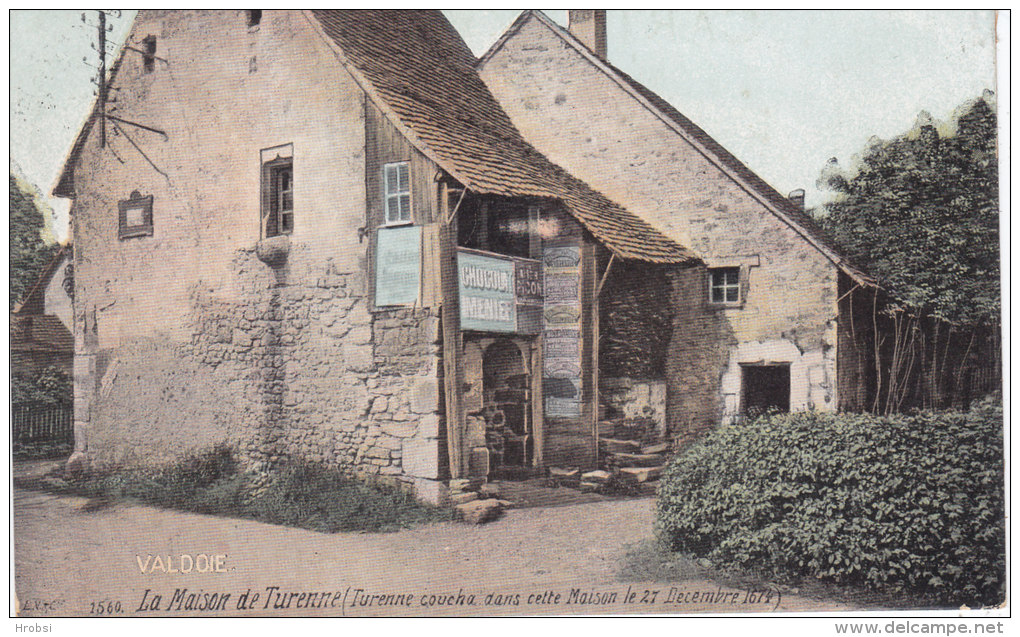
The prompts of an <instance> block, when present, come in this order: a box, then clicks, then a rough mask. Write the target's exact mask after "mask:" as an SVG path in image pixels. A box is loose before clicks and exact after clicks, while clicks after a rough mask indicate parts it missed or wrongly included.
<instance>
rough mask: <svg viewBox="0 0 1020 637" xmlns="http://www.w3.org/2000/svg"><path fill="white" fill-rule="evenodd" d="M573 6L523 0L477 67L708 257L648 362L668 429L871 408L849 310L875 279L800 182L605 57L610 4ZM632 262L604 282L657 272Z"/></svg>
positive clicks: (680, 290)
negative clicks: (780, 185)
mask: <svg viewBox="0 0 1020 637" xmlns="http://www.w3.org/2000/svg"><path fill="white" fill-rule="evenodd" d="M569 20H570V22H569V28H568V29H564V28H562V27H560V26H559V25H557V24H556V23H554V22H553V21H552V20H550V19H549V18H548V17H547V16H545V15H544V14H543V13H541V12H539V11H525V12H524V13H522V14H521V15H520V17H519V18H518V19H517V20H516V21H515V22H514V23H513V24H512V25H511V26H510V27H509V28H508V29H507V30H506V32H505V33H504V34H503V35H502V36H501V37H500V38H499V39H498V40H497V42H496V43H495V44H493V45H492V47H491V48H490V49H489V51H488V52H487V53H485V54H484V55H483V56H482V58H481V60H480V62H479V64H478V70H479V74H480V75H481V77H482V79H483V80H484V81H485V83H486V84H487V85H488V87H489V90H490V91H492V93H493V95H495V97H496V99H497V100H498V101H499V102H500V105H501V106H502V107H503V109H504V110H505V111H506V112H507V114H508V115H509V116H510V119H511V120H512V121H513V123H514V125H515V126H516V127H517V128H518V129H519V130H520V131H521V133H522V134H523V135H524V137H525V139H527V140H528V141H529V142H530V143H531V144H533V145H534V146H535V148H537V149H538V150H539V151H540V152H542V153H543V154H545V155H546V156H547V157H549V159H550V160H552V161H553V162H555V163H557V164H558V165H560V166H562V167H564V168H565V169H567V170H568V171H570V172H571V173H572V174H574V175H576V176H577V177H579V178H580V179H583V180H584V181H585V182H587V183H588V184H590V185H591V186H592V187H593V188H595V189H596V190H598V191H599V192H601V193H603V194H604V195H606V196H607V197H609V198H610V199H612V200H613V201H615V202H617V203H619V204H621V205H622V206H624V207H626V208H627V209H628V210H632V211H634V213H635V214H637V215H639V216H641V217H642V218H643V219H644V220H646V221H647V222H648V223H649V224H651V225H652V226H653V227H655V228H656V229H657V230H659V231H661V232H662V233H663V234H665V235H666V236H667V237H669V238H671V239H673V240H675V241H676V242H678V243H680V244H682V245H684V246H687V247H688V248H690V249H691V250H692V251H693V252H694V253H695V254H696V255H697V257H698V258H699V261H700V263H699V264H698V266H697V267H694V268H688V269H684V270H678V271H676V273H675V278H674V279H673V281H674V285H675V286H676V289H675V290H674V293H675V294H676V295H677V296H678V297H679V299H680V302H679V303H678V304H676V305H675V307H674V310H675V313H674V316H673V317H672V325H673V328H674V329H673V331H672V335H671V339H670V340H669V342H668V345H667V347H668V355H666V356H663V357H661V359H659V360H658V361H657V364H656V365H654V366H653V367H651V368H646V369H645V370H642V372H641V373H640V374H637V375H639V376H644V377H645V378H646V381H645V383H646V384H648V385H650V386H653V387H654V386H661V387H664V388H665V391H666V392H667V393H668V396H667V400H666V405H667V410H668V414H667V420H668V421H669V424H670V427H671V429H672V430H673V431H674V432H679V433H683V432H684V431H694V432H696V431H698V430H702V429H704V428H706V427H711V426H713V425H716V424H718V423H721V422H729V421H731V420H733V419H734V418H737V417H739V416H740V415H742V414H744V413H747V412H750V411H754V410H756V409H768V408H778V409H781V410H794V411H796V410H805V409H818V410H832V409H837V408H844V409H857V408H860V407H861V406H862V405H863V404H864V403H863V401H864V399H865V394H866V393H867V391H868V379H867V374H868V371H867V365H866V362H865V356H866V351H864V350H866V349H867V348H866V347H862V343H865V342H866V340H865V338H864V337H863V336H862V334H861V332H862V330H867V329H869V328H868V327H867V326H862V325H857V326H856V327H855V326H854V325H853V322H852V318H851V315H850V309H851V307H852V305H853V304H854V303H860V302H861V301H862V300H863V301H866V295H865V294H864V291H865V290H871V291H873V289H874V285H875V284H874V281H872V280H871V279H870V278H869V277H868V276H867V275H865V274H864V273H863V272H861V271H860V270H859V269H857V268H855V267H854V266H853V265H852V264H850V263H848V262H847V260H846V259H845V258H844V257H842V256H841V255H840V253H839V251H838V249H837V248H836V247H835V246H834V245H833V244H832V243H831V242H830V241H829V240H828V239H827V238H826V237H825V236H824V234H823V233H822V232H821V231H820V230H819V228H818V227H817V226H816V224H815V223H814V222H813V221H812V219H811V218H810V217H809V216H808V215H807V214H806V213H805V211H804V208H803V205H804V201H803V194H804V193H803V191H795V192H794V193H792V194H791V195H790V197H789V198H787V197H783V196H782V195H781V194H779V193H778V192H776V191H775V190H774V189H773V188H772V187H771V186H769V185H768V184H767V183H765V182H764V181H763V180H762V179H761V178H759V177H758V176H757V175H755V174H754V173H753V172H751V170H749V169H748V168H747V167H746V166H745V165H744V164H742V163H741V162H740V161H739V160H738V159H737V158H736V157H734V156H733V155H732V154H730V153H729V152H728V151H727V150H726V149H725V148H723V147H722V146H721V145H719V144H718V143H717V142H716V141H715V140H713V139H712V138H711V137H710V136H709V135H707V134H706V133H705V132H704V131H703V130H702V129H701V128H699V127H698V126H697V125H695V124H694V123H693V122H691V121H690V120H689V119H688V118H686V117H685V116H684V115H682V114H681V113H680V112H679V111H677V110H676V109H675V108H674V107H673V106H671V105H670V104H669V103H667V102H666V101H665V100H663V99H662V98H661V97H659V96H658V95H656V94H655V93H653V92H652V91H650V90H649V89H648V88H647V87H645V86H643V85H642V84H640V83H639V82H637V81H636V80H634V79H633V78H631V77H630V76H628V75H627V74H626V73H624V72H623V71H621V70H620V69H618V68H616V67H614V66H613V65H612V64H611V63H610V62H609V61H608V60H607V55H606V54H607V37H606V13H605V11H597V10H572V11H570V12H569ZM634 273H635V270H633V269H632V270H630V271H629V272H623V271H621V272H616V273H615V275H616V278H613V277H614V275H613V274H611V275H610V279H609V281H608V282H607V286H606V287H607V288H608V289H612V287H613V286H614V284H615V285H616V287H617V288H622V289H627V290H637V289H640V288H641V287H642V286H644V285H648V283H647V279H639V278H635V277H634ZM652 285H658V283H657V282H655V283H652ZM855 292H856V294H855ZM653 295H654V290H649V291H648V293H647V294H646V295H645V296H649V297H650V296H653ZM612 299H613V295H612V294H610V295H609V298H608V299H604V301H603V303H604V308H606V307H607V306H608V309H610V310H611V309H612V302H613V301H612ZM864 312H865V313H863V314H862V315H863V316H868V317H870V304H868V307H867V308H864ZM861 322H863V321H861V319H860V318H858V323H861ZM607 373H612V370H607ZM609 384H610V385H614V383H613V382H612V381H611V382H610V383H609ZM618 384H619V383H615V385H618ZM630 386H633V382H631V383H630Z"/></svg>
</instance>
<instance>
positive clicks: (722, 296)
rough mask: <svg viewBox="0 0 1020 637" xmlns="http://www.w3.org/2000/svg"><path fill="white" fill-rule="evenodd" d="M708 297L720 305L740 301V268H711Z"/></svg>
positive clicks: (734, 303)
mask: <svg viewBox="0 0 1020 637" xmlns="http://www.w3.org/2000/svg"><path fill="white" fill-rule="evenodd" d="M708 276H709V283H708V299H709V301H711V302H712V303H716V304H720V305H736V304H738V303H740V268H739V267H736V268H709V270H708Z"/></svg>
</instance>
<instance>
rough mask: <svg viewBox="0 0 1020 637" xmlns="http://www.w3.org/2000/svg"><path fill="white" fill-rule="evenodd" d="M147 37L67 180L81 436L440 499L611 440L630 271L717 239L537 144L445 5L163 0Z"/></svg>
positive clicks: (131, 458) (131, 55) (675, 262)
mask: <svg viewBox="0 0 1020 637" xmlns="http://www.w3.org/2000/svg"><path fill="white" fill-rule="evenodd" d="M127 45H128V46H127V47H125V48H124V50H123V52H122V53H121V55H120V58H119V59H118V60H117V61H116V62H115V64H114V66H113V68H112V70H111V77H110V80H109V82H108V87H107V89H106V91H101V95H100V99H99V100H98V102H97V104H96V108H95V109H94V110H93V114H92V117H91V118H90V119H89V121H88V122H87V124H86V125H85V127H84V128H83V130H82V131H81V133H80V134H79V136H78V138H77V140H76V142H75V144H74V146H73V148H72V150H71V152H70V155H69V157H68V160H67V162H66V165H65V169H64V172H63V174H62V176H61V178H60V181H59V183H58V185H57V187H56V189H55V194H57V195H59V196H64V197H68V198H71V199H72V200H73V202H72V208H71V214H72V223H73V226H72V232H73V237H74V251H75V254H74V260H75V268H76V269H75V280H74V284H75V290H74V313H75V330H74V333H75V432H76V450H77V451H76V453H78V454H85V455H86V456H87V457H88V458H89V459H90V460H91V461H93V462H96V463H159V462H163V461H169V460H172V459H173V458H175V457H177V456H179V455H181V454H183V453H185V452H187V451H190V450H197V449H202V448H206V447H209V446H211V445H214V444H217V443H222V442H225V443H228V444H230V445H231V446H233V447H234V448H236V449H237V450H238V452H239V455H240V457H241V458H242V460H243V461H244V463H245V465H246V466H247V468H248V469H251V470H252V471H253V472H254V473H255V474H256V475H264V474H265V473H267V472H268V471H269V470H271V469H272V467H273V466H274V465H276V464H277V463H279V462H281V461H283V460H285V459H287V458H302V459H305V460H308V461H312V462H318V463H322V464H326V465H329V466H334V467H337V468H339V469H341V470H342V471H345V472H348V473H351V474H356V475H361V476H369V477H374V478H376V479H384V480H388V481H394V482H400V483H403V484H406V485H409V486H411V487H413V488H414V490H415V491H416V492H417V493H418V494H419V495H420V496H421V497H422V498H425V499H429V500H432V501H439V500H441V499H442V497H443V493H444V481H446V480H448V479H450V478H456V477H460V476H466V475H473V476H485V475H487V474H488V473H489V472H490V471H491V470H492V468H493V467H496V466H520V467H532V468H541V467H545V466H548V465H550V464H573V465H582V466H591V465H593V464H594V463H595V458H596V456H597V453H598V447H597V444H596V422H597V419H598V414H599V411H600V405H599V404H598V395H599V392H598V390H597V388H598V383H599V380H598V377H599V369H600V363H599V354H600V348H599V347H597V346H596V344H597V343H598V342H599V337H598V335H599V318H600V312H599V298H600V292H601V293H604V292H602V285H603V284H604V283H605V282H606V275H607V273H608V271H609V269H610V268H612V269H613V270H614V271H626V270H628V269H629V268H638V269H641V270H649V271H651V270H655V271H656V272H660V271H661V272H665V271H669V272H672V271H673V270H674V269H676V268H682V267H689V266H690V265H693V264H694V263H695V262H696V260H695V258H694V256H693V255H692V253H691V252H690V251H689V250H687V249H686V248H684V247H682V245H681V244H680V243H678V242H677V241H675V240H671V239H669V238H667V237H666V236H665V235H664V234H663V233H662V232H660V231H657V230H655V229H654V228H652V226H651V225H649V224H648V223H647V222H646V221H643V220H642V219H641V218H640V217H638V216H637V215H636V214H634V212H632V211H629V210H627V209H625V208H624V207H622V206H620V205H619V204H617V203H615V202H614V201H612V200H611V199H609V198H607V197H605V196H604V195H603V194H601V193H600V192H598V191H597V190H594V189H592V188H590V187H589V186H588V185H587V184H586V183H584V182H583V181H581V180H578V179H576V178H575V177H573V176H571V175H570V174H568V173H567V172H566V171H564V170H563V169H562V168H560V167H558V166H556V165H555V164H553V163H551V162H550V161H549V160H547V159H546V158H545V156H543V155H542V154H541V153H539V152H538V151H536V150H535V148H533V147H532V146H531V145H530V144H529V143H528V142H526V141H525V140H524V139H523V138H522V137H521V135H520V133H519V132H518V131H517V129H516V128H515V127H514V125H513V124H512V123H511V121H510V119H509V118H508V117H507V115H506V113H505V112H504V111H503V109H502V108H501V107H500V106H499V104H498V103H497V102H496V100H495V99H494V98H493V96H492V94H491V93H490V92H489V90H488V89H487V88H486V86H485V84H484V83H483V82H482V80H481V78H480V77H479V75H478V73H477V71H476V69H475V64H476V62H477V60H476V58H475V57H474V56H473V55H472V54H471V52H470V50H469V49H468V48H467V46H466V45H465V44H464V42H463V41H462V40H461V38H460V37H459V36H458V34H457V33H456V31H455V30H454V29H453V28H452V26H451V25H450V24H449V23H448V22H447V21H446V19H445V18H444V17H443V16H442V14H441V13H439V12H431V11H400V12H372V11H365V12H349V11H318V10H317V11H292V10H286V11H259V10H231V11H204V10H203V11H141V12H139V13H138V15H137V17H136V19H135V22H134V25H133V27H132V29H131V32H130V35H129V36H128V41H127ZM614 263H615V265H613V264H614ZM661 272H660V274H661ZM661 276H667V275H665V274H661ZM668 276H672V274H669V275H668ZM664 280H666V279H664ZM678 291H679V290H678ZM659 297H660V304H661V305H663V306H664V307H670V306H673V305H678V306H679V305H680V304H681V301H680V299H679V298H673V297H671V296H670V294H669V291H668V290H666V291H665V292H663V291H660V292H659Z"/></svg>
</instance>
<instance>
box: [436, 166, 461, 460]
mask: <svg viewBox="0 0 1020 637" xmlns="http://www.w3.org/2000/svg"><path fill="white" fill-rule="evenodd" d="M439 220H440V221H439V279H440V298H441V303H442V305H441V309H440V321H441V323H442V330H443V386H444V395H445V399H446V445H447V451H448V452H449V456H450V477H451V478H453V479H456V478H460V477H462V476H463V475H465V474H466V467H465V466H464V465H465V461H464V459H465V454H464V449H463V447H464V444H463V440H464V426H465V422H464V405H463V400H462V398H463V396H462V392H463V390H464V360H463V352H464V350H463V347H462V346H461V340H462V336H461V333H460V290H459V286H458V285H457V228H456V226H455V225H453V224H452V223H451V222H452V221H453V215H452V214H451V211H450V192H449V185H448V184H447V183H446V181H443V182H441V183H440V184H439Z"/></svg>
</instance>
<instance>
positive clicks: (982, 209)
mask: <svg viewBox="0 0 1020 637" xmlns="http://www.w3.org/2000/svg"><path fill="white" fill-rule="evenodd" d="M940 129H941V131H940ZM819 185H820V186H824V187H827V188H829V189H831V190H834V191H835V192H836V193H837V196H836V197H835V199H834V201H832V202H831V203H829V204H826V206H825V210H824V212H823V214H822V215H821V218H820V221H821V223H822V224H823V226H825V228H826V230H828V231H829V233H830V234H831V235H832V236H833V238H834V239H835V240H836V241H837V242H838V243H839V244H841V245H842V246H843V248H844V249H845V251H846V252H847V255H848V256H849V257H850V258H851V259H853V260H855V261H856V262H857V263H859V264H861V265H862V266H864V267H865V268H866V269H868V270H869V271H870V272H871V273H872V274H873V275H875V276H876V277H877V278H878V280H879V281H880V283H881V285H882V286H883V287H884V288H885V289H886V290H887V291H888V292H889V294H890V296H891V297H892V298H894V299H895V300H896V302H897V303H899V304H901V306H902V309H905V310H909V311H911V312H914V313H919V312H920V313H925V314H928V315H930V316H933V317H935V318H937V319H941V320H945V321H949V322H951V323H955V324H957V325H960V324H964V325H979V324H984V325H988V324H993V323H996V322H997V321H998V317H999V304H1000V301H999V299H1000V290H999V232H998V227H999V190H998V162H997V157H996V114H995V106H994V102H993V96H992V94H991V93H990V92H987V91H986V93H985V95H984V96H982V97H981V98H978V99H976V100H973V101H971V102H969V103H967V104H964V105H963V106H961V107H960V108H959V109H958V110H957V112H956V114H955V116H954V117H953V118H951V120H950V121H949V122H947V123H945V124H942V125H937V124H936V123H933V122H932V121H931V118H930V116H928V115H927V114H926V113H921V115H920V116H919V117H918V121H917V123H916V124H915V126H914V127H913V128H912V129H911V130H910V131H908V132H906V133H905V134H903V135H900V136H899V137H896V138H895V139H892V140H889V141H885V140H879V139H873V140H872V141H871V142H870V143H869V145H868V147H867V148H866V149H865V151H864V153H863V154H862V156H861V158H860V160H859V161H858V163H857V165H856V166H854V167H853V168H852V169H851V170H844V169H842V168H841V167H840V166H839V165H838V163H837V162H836V160H835V159H831V160H829V164H828V165H827V166H826V167H825V169H824V170H823V171H822V175H821V178H820V179H819Z"/></svg>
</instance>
